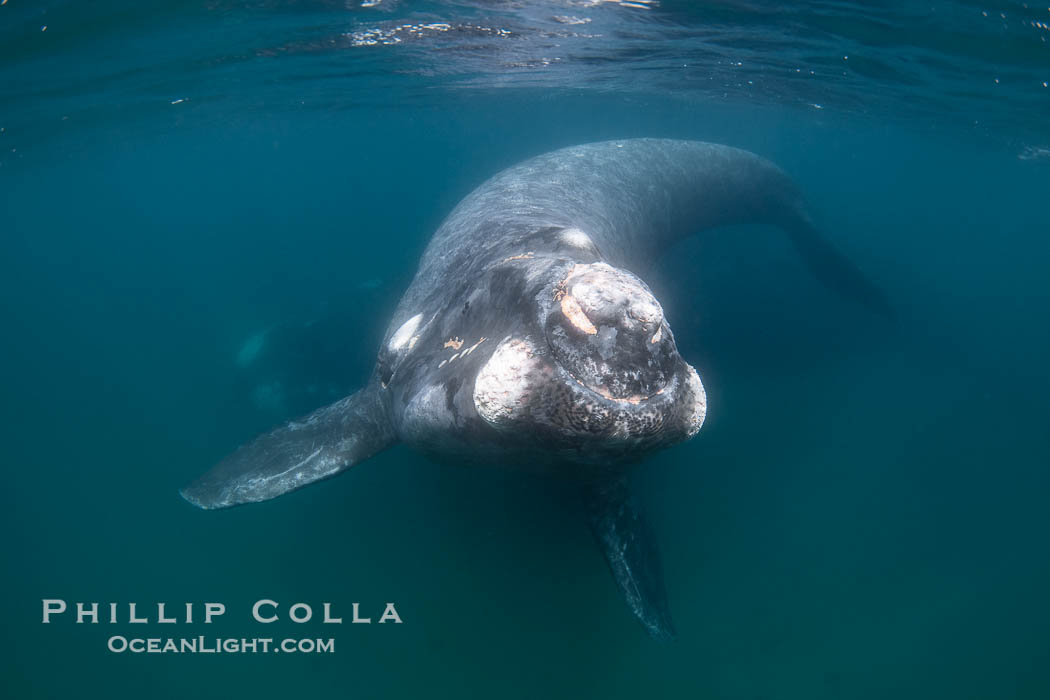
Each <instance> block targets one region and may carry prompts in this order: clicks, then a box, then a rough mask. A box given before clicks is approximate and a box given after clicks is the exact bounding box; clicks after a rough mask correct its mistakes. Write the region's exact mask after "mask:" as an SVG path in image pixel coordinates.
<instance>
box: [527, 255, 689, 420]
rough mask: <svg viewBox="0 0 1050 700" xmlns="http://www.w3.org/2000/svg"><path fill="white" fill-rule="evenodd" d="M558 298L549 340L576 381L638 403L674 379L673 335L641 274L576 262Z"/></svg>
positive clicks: (548, 327)
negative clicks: (636, 275) (639, 277)
mask: <svg viewBox="0 0 1050 700" xmlns="http://www.w3.org/2000/svg"><path fill="white" fill-rule="evenodd" d="M556 296H557V301H558V303H557V304H555V305H554V306H553V307H552V309H551V312H550V313H549V314H548V316H547V322H546V328H545V330H546V335H547V342H548V344H549V345H550V347H551V350H552V354H553V355H554V358H555V359H556V360H557V361H558V363H559V364H560V365H561V366H562V367H564V368H565V369H566V371H568V372H569V374H571V375H572V376H573V377H574V378H575V379H576V381H578V382H579V383H581V384H583V385H584V386H585V387H587V388H588V389H590V390H591V391H594V392H596V393H598V394H600V395H602V396H604V397H606V398H609V399H615V400H623V401H631V402H637V401H640V400H643V399H647V398H649V397H650V396H653V395H654V394H656V393H658V392H659V391H661V390H662V389H663V388H664V387H665V386H666V385H667V383H668V382H669V381H670V380H671V378H672V376H673V374H674V371H675V366H676V361H677V358H678V352H677V349H676V348H675V345H674V339H673V337H672V336H671V333H670V330H669V329H668V328H667V327H666V324H665V322H664V317H663V309H662V308H661V307H660V303H659V302H658V301H657V300H656V299H655V298H654V297H653V295H652V294H651V293H650V292H649V290H648V288H647V287H646V286H645V285H644V283H642V281H641V280H639V279H638V278H637V277H635V276H634V275H631V274H630V273H628V272H625V271H623V270H618V269H616V268H614V267H611V266H609V265H607V264H605V263H595V264H590V265H576V266H575V267H574V268H573V270H572V271H571V272H570V273H569V275H568V276H567V277H566V278H565V280H564V281H563V282H562V284H561V285H559V287H558V289H557V291H556Z"/></svg>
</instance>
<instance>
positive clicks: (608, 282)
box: [565, 263, 664, 328]
mask: <svg viewBox="0 0 1050 700" xmlns="http://www.w3.org/2000/svg"><path fill="white" fill-rule="evenodd" d="M565 284H566V287H567V288H568V289H569V294H570V296H572V297H574V298H575V299H576V302H577V303H578V304H579V306H580V308H581V309H582V310H583V312H584V313H585V314H587V316H588V317H594V316H595V315H596V314H597V313H599V312H602V311H604V312H605V313H608V310H612V309H617V310H619V309H622V310H623V316H622V317H621V318H620V319H619V320H620V322H621V323H623V324H625V325H626V326H627V327H629V328H630V327H633V326H636V325H637V324H638V323H646V324H659V323H660V322H661V321H663V317H664V312H663V309H661V308H660V302H658V301H657V300H656V298H655V297H654V296H653V295H652V294H650V293H649V290H647V289H645V288H644V287H643V286H642V285H641V284H640V282H639V281H638V279H637V278H636V277H634V276H633V275H630V274H628V273H625V272H624V271H623V270H619V269H617V268H615V267H612V266H611V265H608V264H606V263H593V264H590V265H576V266H575V267H574V268H573V270H572V272H571V273H570V274H569V277H568V278H567V279H566V280H565Z"/></svg>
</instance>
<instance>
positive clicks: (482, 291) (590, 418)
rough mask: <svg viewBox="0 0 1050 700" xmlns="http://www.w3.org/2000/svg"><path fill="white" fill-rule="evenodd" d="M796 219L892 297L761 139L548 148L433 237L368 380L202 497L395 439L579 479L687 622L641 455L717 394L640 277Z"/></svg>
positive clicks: (253, 495) (244, 495)
mask: <svg viewBox="0 0 1050 700" xmlns="http://www.w3.org/2000/svg"><path fill="white" fill-rule="evenodd" d="M746 223H762V224H771V225H774V226H778V227H780V228H781V229H783V230H784V231H785V232H786V234H787V235H788V237H789V238H790V240H791V241H792V242H793V243H794V246H795V248H796V249H797V250H798V251H799V253H800V254H801V255H802V258H803V259H804V260H805V262H806V263H807V264H808V266H809V269H810V270H811V271H812V272H813V274H814V275H815V276H816V277H817V278H818V279H819V280H820V281H821V282H823V283H824V284H825V285H827V286H828V287H830V288H831V289H833V290H835V291H837V292H839V293H841V294H843V295H845V296H847V297H850V298H852V299H855V300H856V301H858V302H859V303H860V304H862V305H864V306H867V307H868V308H870V309H872V310H874V311H876V312H879V313H884V314H885V313H888V312H889V306H888V304H887V303H886V301H885V299H884V298H883V296H882V295H881V293H880V292H879V291H878V289H876V287H875V286H874V285H873V284H872V283H871V282H870V281H868V279H867V278H866V277H865V276H864V275H863V274H862V273H861V272H860V270H859V269H858V268H857V266H856V265H854V264H853V263H852V262H850V261H849V260H848V259H847V258H845V257H844V256H843V255H842V254H841V253H840V252H839V251H838V249H837V248H836V247H835V246H834V245H833V244H831V243H830V242H829V241H828V240H827V239H826V238H825V237H823V236H822V235H821V234H820V233H819V232H818V231H817V230H816V228H815V227H814V225H813V222H812V219H811V217H810V215H809V213H808V212H807V210H806V207H805V205H804V203H803V200H802V197H801V195H800V193H799V191H798V189H797V188H796V187H795V186H794V184H793V183H792V182H791V180H790V179H789V178H788V177H787V176H786V175H785V174H784V172H783V171H781V170H780V169H779V168H778V167H777V166H775V165H774V164H773V163H771V162H770V161H768V160H765V159H764V158H761V157H759V156H757V155H755V154H753V153H749V152H747V151H743V150H740V149H736V148H731V147H729V146H722V145H717V144H710V143H702V142H697V141H677V140H666V139H628V140H621V141H606V142H602V143H591V144H585V145H581V146H575V147H571V148H564V149H561V150H558V151H554V152H552V153H547V154H545V155H541V156H538V157H535V158H532V159H530V160H527V161H525V162H523V163H521V164H519V165H516V166H514V167H512V168H509V169H508V170H505V171H503V172H501V173H499V174H497V175H496V176H494V177H492V178H491V179H490V180H488V181H487V182H485V183H484V184H482V185H481V186H480V187H478V188H477V189H476V190H474V191H473V192H472V193H471V194H469V195H468V196H467V197H466V198H465V199H463V201H462V202H460V203H459V205H458V206H456V208H455V209H454V210H453V211H452V213H451V214H450V215H449V216H448V218H447V219H446V220H445V221H444V223H443V224H442V225H441V227H440V228H439V229H438V230H437V232H436V233H435V234H434V236H433V238H432V239H431V241H430V244H429V245H428V247H427V249H426V251H425V252H424V254H423V258H422V260H421V262H420V265H419V270H418V272H417V273H416V276H415V279H414V281H413V282H412V283H411V285H410V286H409V288H408V290H407V291H406V292H405V294H404V296H403V297H402V299H401V301H400V303H399V305H398V307H397V310H396V311H395V313H394V316H393V318H392V319H391V321H390V324H389V327H388V330H387V332H386V334H385V337H384V340H383V343H382V346H381V347H380V349H379V353H378V356H377V359H376V363H375V368H374V370H373V372H372V375H371V378H370V379H369V380H368V382H367V384H365V386H364V388H362V389H360V390H359V391H357V392H356V393H354V394H352V395H350V396H347V397H346V398H343V399H341V400H339V401H337V402H335V403H334V404H331V405H329V406H326V407H324V408H320V409H318V410H316V411H314V412H313V413H311V414H309V415H307V416H305V417H303V418H301V419H299V420H295V421H291V422H290V423H287V424H286V425H284V426H282V427H279V428H277V429H276V430H274V431H272V432H270V433H267V434H265V435H263V436H261V437H259V438H256V439H255V440H254V441H252V442H250V443H248V444H247V445H244V446H243V447H241V448H240V449H238V450H237V451H236V452H234V453H233V454H232V455H230V456H229V457H227V458H226V459H224V460H223V461H221V462H220V463H219V464H218V465H217V466H215V467H214V468H213V469H212V470H211V471H209V472H208V473H206V474H205V475H204V476H202V477H200V478H199V479H197V480H196V481H194V482H193V483H191V484H190V485H188V486H187V487H186V488H185V489H184V490H183V491H182V494H183V496H184V497H185V498H186V499H187V500H189V501H190V502H191V503H194V504H196V505H198V506H200V507H202V508H223V507H227V506H233V505H237V504H241V503H249V502H253V501H262V500H266V499H269V498H274V497H275V496H279V495H281V494H283V493H287V492H289V491H293V490H295V489H298V488H300V487H302V486H305V485H307V484H309V483H312V482H314V481H318V480H320V479H324V478H327V477H331V476H334V475H336V474H339V473H340V472H342V471H344V470H346V469H347V468H349V467H351V466H353V465H355V464H357V463H358V462H361V461H363V460H365V459H367V458H368V457H370V456H371V455H373V454H375V453H376V452H379V451H380V450H382V449H384V448H386V447H389V446H390V445H392V444H394V443H395V442H398V441H402V442H405V443H408V444H409V445H412V446H414V447H416V448H418V449H420V450H422V451H424V452H426V453H429V454H434V455H437V456H441V457H453V458H455V459H456V460H458V461H463V460H465V459H469V460H474V461H477V462H480V463H482V464H493V465H494V464H505V463H522V464H530V465H537V464H540V465H543V466H544V467H545V468H547V469H550V470H553V471H555V472H557V473H559V474H561V475H564V476H565V477H566V478H570V479H573V480H575V481H577V482H578V483H579V484H580V488H581V492H582V493H583V502H584V504H585V507H586V510H587V513H588V516H589V519H590V523H591V529H592V530H593V532H594V535H595V539H596V540H597V541H598V543H599V545H600V547H601V549H602V552H603V553H604V556H605V559H606V561H607V563H608V565H609V567H610V569H611V570H612V572H613V575H614V577H615V579H616V581H617V583H618V584H619V587H620V589H621V591H622V593H623V595H624V597H625V599H626V601H627V603H628V606H629V607H630V609H631V611H632V612H633V613H634V615H635V616H636V617H637V618H638V620H639V621H641V623H642V624H643V625H644V627H645V628H646V630H647V631H648V632H649V633H650V634H651V635H652V636H653V637H656V638H658V639H670V638H672V637H673V636H674V627H673V624H672V621H671V615H670V611H669V606H668V603H667V597H666V594H665V592H664V584H663V580H662V574H661V569H660V566H659V561H658V556H657V551H656V547H655V544H654V538H653V536H652V533H651V532H650V529H649V527H648V525H647V524H646V521H645V519H644V517H643V516H642V514H641V513H640V512H639V510H638V508H637V506H636V504H635V501H634V499H633V498H632V496H631V491H630V485H629V482H628V478H629V474H630V470H631V467H632V466H633V465H634V464H636V463H637V462H638V461H639V460H640V459H641V458H643V457H644V456H645V455H647V454H649V453H651V452H653V451H655V450H658V449H662V448H664V447H667V446H669V445H673V444H675V443H679V442H682V441H684V440H686V439H688V438H690V437H692V436H693V435H695V434H696V432H697V431H698V430H699V429H700V426H701V425H702V423H703V421H704V417H705V415H706V413H707V399H706V395H705V392H704V387H703V384H702V382H701V380H700V377H699V375H698V374H697V372H696V371H695V370H694V369H693V368H692V367H691V366H690V365H689V364H687V363H686V362H685V360H683V359H682V357H681V356H680V355H679V353H678V347H677V345H676V344H675V340H674V335H673V334H672V332H671V328H670V326H669V325H668V323H667V320H666V319H665V317H664V312H663V308H662V307H661V306H660V303H659V302H658V301H657V299H656V298H655V297H654V296H653V294H652V292H651V291H650V289H649V287H648V286H647V285H646V284H645V282H643V281H642V280H641V279H640V277H639V276H638V275H639V274H641V273H642V272H643V271H645V270H648V269H649V266H650V263H652V262H653V261H654V260H655V259H656V258H658V257H659V256H660V255H661V253H662V252H663V251H665V250H666V249H667V248H668V247H669V246H671V245H672V244H673V243H674V242H675V241H677V240H679V239H681V238H683V237H685V236H689V235H692V234H695V233H698V232H700V231H703V230H705V229H709V228H713V227H717V226H725V225H730V224H746Z"/></svg>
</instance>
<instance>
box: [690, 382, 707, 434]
mask: <svg viewBox="0 0 1050 700" xmlns="http://www.w3.org/2000/svg"><path fill="white" fill-rule="evenodd" d="M686 368H687V369H688V371H687V372H686V383H687V385H688V388H689V390H690V391H689V393H691V394H692V396H693V412H692V417H691V418H690V420H689V423H688V425H687V427H686V433H687V435H686V437H693V436H694V435H696V434H697V433H698V432H699V431H700V427H701V426H702V425H703V424H704V419H705V418H706V417H707V392H706V391H705V390H704V385H703V383H702V382H701V381H700V375H698V374H697V373H696V370H695V369H693V367H692V365H686Z"/></svg>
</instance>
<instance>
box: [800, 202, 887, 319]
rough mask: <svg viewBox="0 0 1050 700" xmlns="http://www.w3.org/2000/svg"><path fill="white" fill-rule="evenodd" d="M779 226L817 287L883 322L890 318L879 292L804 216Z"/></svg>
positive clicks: (882, 296) (884, 301)
mask: <svg viewBox="0 0 1050 700" xmlns="http://www.w3.org/2000/svg"><path fill="white" fill-rule="evenodd" d="M780 226H781V227H782V228H783V229H784V231H785V232H787V235H788V238H789V239H790V240H791V242H792V244H793V245H794V246H795V249H796V250H797V251H798V252H799V254H800V255H801V256H802V260H803V261H804V262H805V263H806V265H807V267H809V271H810V272H811V273H812V274H813V276H814V277H816V278H817V280H818V281H819V282H820V283H821V284H823V285H824V286H825V287H827V288H828V289H830V290H831V291H833V292H836V293H838V294H841V295H842V296H844V297H846V298H849V299H852V300H853V301H855V302H857V303H859V304H860V305H861V306H864V307H866V308H868V309H870V310H871V311H873V312H875V313H877V314H879V315H880V316H882V317H884V318H886V319H890V320H892V319H893V318H894V316H895V314H894V311H893V307H892V306H891V305H890V302H889V300H888V299H887V298H886V296H885V295H884V294H883V293H882V290H881V289H879V287H878V286H877V285H876V284H875V283H874V282H872V281H871V280H870V279H869V278H868V276H867V275H866V274H864V272H863V271H862V270H861V269H860V267H858V266H857V265H856V264H855V263H854V262H853V261H852V260H850V259H849V258H848V257H846V256H845V255H844V254H843V253H842V252H841V251H840V250H839V249H838V248H836V247H835V244H833V243H832V242H831V241H829V240H828V239H827V238H825V237H824V236H823V235H822V234H821V233H820V231H818V230H817V228H816V227H815V226H814V225H813V224H812V222H811V221H810V219H809V216H808V215H806V214H804V213H801V214H798V215H797V216H794V217H792V218H791V219H790V220H788V221H785V222H780Z"/></svg>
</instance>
